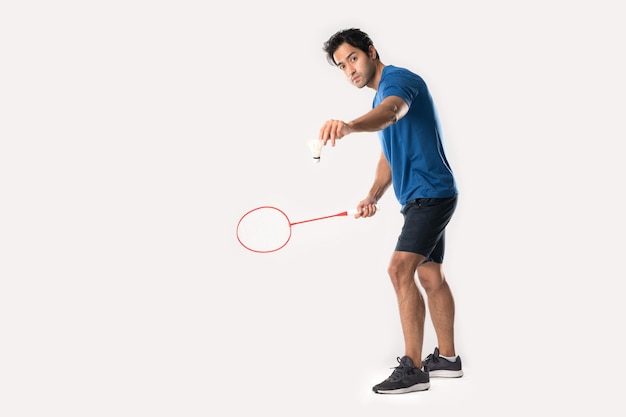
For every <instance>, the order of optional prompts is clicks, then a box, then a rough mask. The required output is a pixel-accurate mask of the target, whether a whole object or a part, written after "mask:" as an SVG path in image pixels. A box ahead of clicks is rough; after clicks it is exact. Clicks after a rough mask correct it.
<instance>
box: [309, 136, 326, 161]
mask: <svg viewBox="0 0 626 417" xmlns="http://www.w3.org/2000/svg"><path fill="white" fill-rule="evenodd" d="M323 147H324V143H323V142H322V141H321V140H319V139H313V140H310V141H309V149H310V150H311V154H312V155H313V162H317V163H319V161H320V160H321V159H322V158H321V156H322V148H323Z"/></svg>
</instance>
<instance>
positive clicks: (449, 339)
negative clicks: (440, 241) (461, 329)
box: [417, 262, 456, 356]
mask: <svg viewBox="0 0 626 417" xmlns="http://www.w3.org/2000/svg"><path fill="white" fill-rule="evenodd" d="M417 276H418V279H419V282H420V285H421V286H422V288H424V291H425V292H426V297H427V299H428V311H429V313H430V317H431V319H432V322H433V327H434V328H435V333H436V335H437V343H438V347H439V352H440V353H441V355H443V356H456V351H455V347H454V314H455V306H454V298H453V297H452V292H451V290H450V287H449V286H448V282H447V281H446V278H445V275H444V273H443V265H442V264H439V263H436V262H426V263H424V264H421V265H419V266H418V267H417Z"/></svg>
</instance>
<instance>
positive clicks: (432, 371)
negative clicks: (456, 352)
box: [422, 348, 463, 378]
mask: <svg viewBox="0 0 626 417" xmlns="http://www.w3.org/2000/svg"><path fill="white" fill-rule="evenodd" d="M422 366H423V367H424V371H426V372H428V373H429V375H430V376H432V377H443V378H459V377H461V376H463V370H462V368H461V357H460V356H457V357H456V361H454V362H451V361H449V360H447V359H446V358H442V357H441V356H439V348H435V352H433V353H431V354H430V355H428V356H426V359H424V360H423V361H422Z"/></svg>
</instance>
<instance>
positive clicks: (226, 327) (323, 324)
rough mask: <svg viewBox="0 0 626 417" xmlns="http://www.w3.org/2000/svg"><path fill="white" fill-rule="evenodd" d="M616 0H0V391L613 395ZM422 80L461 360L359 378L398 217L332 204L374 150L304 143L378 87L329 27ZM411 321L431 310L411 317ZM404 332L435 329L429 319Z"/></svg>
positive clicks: (618, 231) (240, 407) (39, 411)
mask: <svg viewBox="0 0 626 417" xmlns="http://www.w3.org/2000/svg"><path fill="white" fill-rule="evenodd" d="M621 10H622V7H621V6H620V4H619V2H617V1H609V0H597V1H593V2H592V1H573V2H572V1H569V2H568V1H557V0H547V1H545V0H544V1H534V0H533V1H524V2H521V1H519V2H514V1H507V2H497V1H486V0H481V1H474V2H463V1H452V0H447V1H437V2H434V1H429V2H427V1H411V2H408V1H406V2H373V1H368V0H366V1H361V2H356V3H354V2H341V1H327V0H321V1H316V2H309V3H299V2H287V1H278V0H269V1H264V2H254V1H235V2H227V3H215V2H214V3H209V2H202V1H186V0H183V1H167V0H165V1H157V2H149V1H139V0H126V1H107V2H78V1H67V0H62V1H57V2H43V1H20V2H17V1H8V2H3V3H2V5H1V6H0V63H1V64H0V75H1V76H0V199H1V202H0V203H1V204H0V414H2V415H3V416H6V417H17V416H48V415H63V416H68V417H69V416H190V417H191V416H209V415H220V416H242V415H270V414H271V415H294V416H320V415H325V416H378V415H391V413H396V412H410V413H417V414H419V415H438V416H452V415H459V414H460V413H464V414H465V413H467V414H472V415H474V414H476V415H483V416H503V415H507V416H518V415H519V416H525V415H554V414H557V413H558V414H567V413H570V412H574V411H576V412H578V413H580V414H584V415H590V414H596V415H603V416H610V415H616V416H617V415H623V414H624V411H625V409H624V403H623V401H622V400H621V398H620V397H621V394H622V389H621V387H622V386H623V384H622V382H621V375H622V374H623V373H624V371H625V366H624V364H623V360H622V359H621V357H622V353H623V351H624V348H625V346H624V341H623V319H624V317H625V313H626V310H625V309H624V303H623V301H622V297H621V295H622V288H623V281H624V278H626V276H625V274H624V270H623V268H622V264H623V262H622V261H623V251H624V243H623V236H624V232H625V230H624V229H625V228H624V220H623V218H624V216H623V197H622V195H623V180H624V178H625V170H624V164H623V162H622V159H623V158H622V152H623V148H624V139H626V129H625V128H624V123H623V120H624V110H625V109H626V102H625V101H626V100H625V98H624V97H625V94H626V83H625V81H624V73H626V64H625V63H624V57H623V50H624V39H626V31H625V29H624V25H623V19H622V18H621V16H622V15H621ZM348 27H358V28H361V29H362V30H364V31H366V32H367V33H369V34H370V36H371V38H372V39H373V40H374V43H375V45H376V47H377V48H378V50H379V52H380V55H381V59H382V61H383V62H384V63H385V64H393V65H397V66H404V67H407V68H409V69H411V70H413V71H415V72H416V73H418V74H420V75H421V76H422V77H424V79H425V80H426V82H427V83H428V85H429V87H430V89H431V92H432V94H433V96H434V99H435V102H436V104H437V106H438V109H439V113H440V117H441V121H442V125H443V130H444V137H445V144H446V149H447V152H448V158H449V160H450V162H451V164H452V167H453V169H454V171H455V173H456V175H457V179H458V185H459V189H460V200H459V206H458V209H457V212H456V214H455V217H454V218H453V220H452V222H451V224H450V226H449V229H448V246H447V257H446V266H445V271H446V273H447V276H448V279H449V282H450V285H451V287H452V290H453V292H454V296H455V300H456V305H457V320H456V336H457V349H458V353H459V354H460V355H461V357H462V359H463V363H464V369H465V376H464V377H463V378H462V379H457V380H441V379H433V380H432V381H431V389H430V390H429V391H426V392H421V393H412V394H408V395H403V396H382V395H375V394H373V393H372V392H371V386H372V385H374V384H376V383H378V382H380V381H381V380H383V379H384V378H386V377H387V376H388V375H389V374H390V373H391V368H392V367H393V366H395V365H396V364H397V363H396V357H397V356H401V355H402V353H403V343H402V338H401V330H400V327H399V320H398V315H397V307H396V302H395V296H394V294H393V290H392V287H391V284H390V283H389V280H388V277H387V273H386V268H387V262H388V260H389V257H390V256H391V251H392V250H393V247H394V244H395V240H396V237H397V234H398V233H399V230H400V226H401V221H402V218H401V215H400V213H399V209H400V207H399V205H398V203H397V201H396V200H395V197H394V195H393V192H392V191H391V190H390V191H389V192H388V193H387V194H386V195H385V196H384V198H383V199H382V200H381V202H380V205H381V211H380V212H379V213H378V214H377V215H376V216H375V217H373V218H370V219H361V220H354V219H352V218H334V219H328V220H324V221H320V222H315V223H309V224H302V225H299V226H296V227H295V228H294V230H293V236H292V239H291V241H290V242H289V244H288V245H287V246H286V247H285V248H284V249H282V250H281V251H278V252H276V253H271V254H257V253H252V252H250V251H247V250H245V249H244V248H243V247H242V246H241V245H239V243H238V242H237V240H236V238H235V226H236V224H237V222H238V220H239V218H240V216H241V215H242V214H243V213H245V212H246V211H248V210H250V209H252V208H254V207H257V206H260V205H274V206H277V207H280V208H281V209H283V210H284V211H285V212H287V213H288V214H289V215H290V217H292V219H293V220H299V219H306V218H310V217H317V216H323V215H329V214H332V213H336V212H339V211H342V210H346V209H349V208H352V207H354V206H355V205H356V203H358V201H360V200H361V199H362V198H363V197H364V196H365V194H366V193H367V191H368V189H369V187H370V185H371V182H372V180H373V177H374V169H375V164H376V161H377V159H378V155H379V152H380V150H379V144H378V139H377V136H376V135H375V134H363V133H360V134H354V135H351V136H348V137H346V138H344V139H342V140H341V141H340V142H339V143H338V144H337V146H336V147H334V148H330V147H327V148H325V149H324V150H323V152H322V162H321V163H320V164H318V165H316V164H313V163H312V161H311V156H310V153H309V150H308V148H307V146H306V141H308V140H309V139H312V138H316V137H317V135H318V131H319V129H320V127H321V126H322V124H323V123H324V122H325V121H326V120H328V119H331V118H333V119H342V120H346V121H347V120H351V119H353V118H355V117H357V116H360V115H361V114H363V113H365V112H366V111H368V110H369V108H370V107H371V101H372V98H373V95H374V92H373V91H372V90H370V89H368V88H364V89H362V90H357V89H355V88H354V87H353V86H351V85H350V84H349V83H348V82H347V81H346V80H345V79H344V77H343V75H342V73H341V72H340V71H339V70H337V69H336V68H334V67H332V66H330V65H329V64H328V63H327V62H326V59H325V56H324V53H323V51H322V44H323V42H324V41H326V40H327V39H328V37H329V36H330V35H332V34H333V33H334V32H336V31H337V30H340V29H345V28H348ZM427 320H429V318H427ZM424 342H425V346H424V355H426V354H427V353H429V352H430V351H432V349H433V348H434V347H435V346H436V339H435V337H434V333H433V331H432V327H431V326H430V322H428V321H427V327H426V337H425V341H424Z"/></svg>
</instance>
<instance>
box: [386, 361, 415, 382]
mask: <svg viewBox="0 0 626 417" xmlns="http://www.w3.org/2000/svg"><path fill="white" fill-rule="evenodd" d="M396 360H397V361H398V364H399V365H398V366H396V367H395V368H392V369H393V372H392V373H391V375H390V376H389V380H390V381H399V380H401V379H402V377H403V376H404V375H407V374H411V373H413V367H411V366H407V365H405V364H403V363H402V362H400V357H399V356H398V357H397V358H396Z"/></svg>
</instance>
